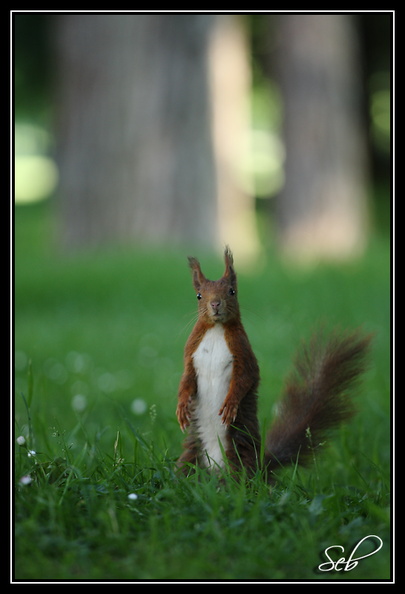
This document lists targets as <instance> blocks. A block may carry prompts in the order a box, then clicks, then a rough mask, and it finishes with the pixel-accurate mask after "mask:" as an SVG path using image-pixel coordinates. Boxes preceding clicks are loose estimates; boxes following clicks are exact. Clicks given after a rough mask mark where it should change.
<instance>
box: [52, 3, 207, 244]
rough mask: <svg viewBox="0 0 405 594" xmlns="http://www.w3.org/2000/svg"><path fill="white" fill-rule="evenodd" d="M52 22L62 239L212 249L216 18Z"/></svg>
mask: <svg viewBox="0 0 405 594" xmlns="http://www.w3.org/2000/svg"><path fill="white" fill-rule="evenodd" d="M56 18H57V21H56V28H55V41H56V66H57V70H58V84H57V88H58V97H57V102H58V129H57V138H58V145H59V149H58V164H59V168H60V191H59V193H60V201H61V209H62V215H63V216H62V219H63V229H64V230H63V235H64V241H65V244H67V245H68V246H80V245H83V244H87V245H88V244H90V245H91V244H93V245H95V244H98V243H101V242H105V241H106V240H112V241H116V240H123V241H127V240H128V239H131V240H135V241H139V242H142V241H152V242H160V243H164V242H168V241H170V242H179V241H191V240H192V241H195V242H197V243H202V244H205V245H210V244H212V243H213V242H215V240H216V239H217V235H218V229H217V225H218V222H217V205H216V181H215V167H214V156H213V147H212V139H211V135H210V118H211V113H210V103H209V84H208V57H207V48H208V41H209V36H210V32H211V29H212V27H213V23H214V17H212V16H209V15H206V16H201V15H191V14H190V15H175V16H174V15H169V16H168V15H80V14H77V15H61V16H58V17H56Z"/></svg>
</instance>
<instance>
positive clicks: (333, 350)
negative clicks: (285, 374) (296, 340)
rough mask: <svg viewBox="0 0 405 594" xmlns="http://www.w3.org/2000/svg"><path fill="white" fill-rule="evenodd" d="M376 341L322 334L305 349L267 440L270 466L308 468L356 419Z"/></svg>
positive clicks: (358, 334)
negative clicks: (355, 394)
mask: <svg viewBox="0 0 405 594" xmlns="http://www.w3.org/2000/svg"><path fill="white" fill-rule="evenodd" d="M370 340H371V336H364V335H362V333H361V332H359V331H355V332H353V333H350V334H348V333H346V334H343V335H339V334H333V335H332V336H330V337H328V339H327V340H325V339H324V338H323V336H322V334H320V335H316V336H315V337H314V338H313V339H312V341H311V342H310V344H309V345H304V348H303V349H302V350H301V351H300V353H299V354H298V356H297V359H296V361H295V369H294V371H293V372H292V374H291V376H290V377H289V378H288V380H287V383H286V386H285V391H284V396H283V398H282V399H281V401H280V403H279V404H278V407H277V412H276V416H275V420H274V422H273V424H272V426H271V428H270V431H269V433H268V435H267V439H266V448H265V461H264V462H265V467H266V469H267V471H268V473H269V474H268V476H269V477H270V473H271V472H272V471H273V470H274V469H277V468H278V467H281V466H284V465H287V464H290V463H291V462H292V463H296V462H298V463H299V464H301V465H305V463H306V462H308V461H310V460H311V459H312V456H313V449H314V448H316V447H317V446H318V445H319V444H320V443H322V442H323V441H324V440H325V438H326V437H327V435H328V433H329V431H330V430H331V429H334V428H335V427H337V426H338V425H339V424H340V423H341V422H342V421H345V420H347V419H349V418H350V417H352V416H353V414H354V412H355V409H354V406H353V402H352V399H351V396H350V392H351V390H352V388H353V387H354V386H355V384H356V380H357V379H358V377H359V375H360V374H361V373H362V372H363V371H364V369H365V364H366V355H367V353H368V350H369V346H370Z"/></svg>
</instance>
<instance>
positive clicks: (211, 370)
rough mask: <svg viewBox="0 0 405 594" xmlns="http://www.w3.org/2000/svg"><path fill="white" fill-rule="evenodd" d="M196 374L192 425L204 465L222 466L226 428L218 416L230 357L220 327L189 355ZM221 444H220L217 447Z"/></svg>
mask: <svg viewBox="0 0 405 594" xmlns="http://www.w3.org/2000/svg"><path fill="white" fill-rule="evenodd" d="M193 361H194V368H195V371H196V374H197V386H198V391H197V402H196V407H195V422H196V426H197V430H198V434H199V437H200V439H201V442H202V447H203V450H204V452H205V453H206V455H207V463H208V464H210V463H214V464H218V465H220V466H222V465H223V459H222V450H221V446H222V448H226V433H227V429H226V427H225V426H224V425H223V424H222V418H221V416H220V415H219V414H218V413H219V410H220V408H221V406H222V404H223V402H224V400H225V397H226V395H227V393H228V389H229V383H230V381H231V376H232V367H233V356H232V353H231V351H230V350H229V347H228V345H227V342H226V340H225V331H224V328H223V326H222V324H217V325H216V326H214V327H213V328H211V329H210V330H208V331H207V332H206V333H205V335H204V338H203V339H202V341H201V342H200V344H199V346H198V348H197V350H196V351H195V353H194V355H193ZM220 444H221V445H220Z"/></svg>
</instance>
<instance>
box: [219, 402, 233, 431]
mask: <svg viewBox="0 0 405 594" xmlns="http://www.w3.org/2000/svg"><path fill="white" fill-rule="evenodd" d="M218 414H219V415H220V416H221V415H222V424H223V425H227V426H229V425H232V423H233V422H234V421H235V419H236V415H237V414H238V404H237V403H233V402H227V401H226V400H225V402H224V404H223V406H222V408H221V410H220V411H219V413H218Z"/></svg>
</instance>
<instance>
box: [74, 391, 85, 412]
mask: <svg viewBox="0 0 405 594" xmlns="http://www.w3.org/2000/svg"><path fill="white" fill-rule="evenodd" d="M86 406H87V398H86V396H83V394H75V395H74V396H73V398H72V408H73V410H75V411H77V412H81V411H83V410H84V409H85V408H86Z"/></svg>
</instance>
